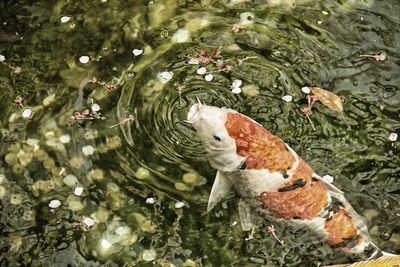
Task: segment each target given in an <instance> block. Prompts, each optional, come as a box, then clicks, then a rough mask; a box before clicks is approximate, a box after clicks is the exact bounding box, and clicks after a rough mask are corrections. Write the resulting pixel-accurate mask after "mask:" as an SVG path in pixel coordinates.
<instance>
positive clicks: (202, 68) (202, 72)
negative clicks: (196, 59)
mask: <svg viewBox="0 0 400 267" xmlns="http://www.w3.org/2000/svg"><path fill="white" fill-rule="evenodd" d="M206 72H207V69H206V68H205V67H201V68H199V69H198V70H197V71H196V73H197V74H199V75H204V74H206Z"/></svg>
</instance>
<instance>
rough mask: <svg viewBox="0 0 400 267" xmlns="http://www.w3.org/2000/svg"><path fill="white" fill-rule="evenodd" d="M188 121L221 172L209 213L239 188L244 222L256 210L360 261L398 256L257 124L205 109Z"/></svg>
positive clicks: (194, 111) (328, 185) (226, 112)
mask: <svg viewBox="0 0 400 267" xmlns="http://www.w3.org/2000/svg"><path fill="white" fill-rule="evenodd" d="M187 120H188V122H189V123H191V124H192V125H193V127H194V128H195V129H196V131H197V133H198V135H199V136H200V138H201V140H202V143H203V144H204V145H205V150H206V152H207V155H208V160H209V163H210V165H211V166H212V167H213V168H215V169H217V170H218V172H217V175H216V178H215V181H214V184H213V187H212V189H211V194H210V197H209V202H208V207H207V210H208V211H210V210H211V209H212V208H213V207H214V206H215V205H216V204H217V203H218V202H219V201H220V200H221V199H222V198H223V197H224V196H225V195H226V193H227V192H228V191H229V189H230V188H232V187H233V188H234V189H235V190H236V191H237V193H238V194H239V195H240V197H241V201H240V202H239V208H240V206H243V205H244V206H245V208H242V209H241V210H242V212H240V209H239V215H240V217H241V219H245V220H246V218H247V217H248V216H247V214H246V212H250V211H251V210H256V211H257V212H260V213H261V214H264V215H267V216H270V217H272V218H275V219H277V220H284V221H288V222H291V223H294V224H296V225H304V226H308V227H309V228H311V229H312V230H314V231H315V232H316V233H318V234H319V235H320V236H322V237H323V238H324V239H325V240H326V242H327V243H328V244H329V245H330V246H332V247H334V248H340V249H341V250H342V251H344V252H346V253H349V254H352V255H355V256H356V257H357V258H360V259H373V258H378V257H381V256H384V255H386V256H389V255H392V254H389V253H385V252H383V251H381V250H380V249H379V248H378V247H377V246H376V245H375V244H374V243H373V242H372V240H371V238H370V236H369V234H368V230H367V227H366V225H365V223H364V222H363V220H362V219H361V217H360V216H359V215H358V214H357V212H356V211H355V210H354V209H353V208H352V206H351V205H350V203H349V202H348V201H347V200H346V198H345V197H344V193H343V192H342V191H341V190H339V189H338V188H336V187H335V186H334V185H333V184H331V183H330V182H329V181H325V180H324V179H323V178H321V177H320V176H319V175H318V174H316V173H315V172H314V171H313V169H312V168H311V167H310V166H309V165H308V164H307V163H306V162H305V161H304V160H303V159H302V158H300V157H299V156H298V155H297V154H296V152H295V151H293V149H292V148H290V147H289V146H288V145H287V144H286V143H285V142H283V141H282V140H281V139H280V138H278V137H277V136H275V135H273V134H272V133H270V132H269V131H267V130H266V129H264V128H263V127H262V126H261V125H260V124H259V123H257V122H256V121H254V120H252V119H250V118H249V117H246V116H244V115H242V114H240V113H238V112H236V111H235V110H232V109H228V108H218V107H213V106H207V105H204V104H201V103H197V104H194V105H193V106H192V107H191V108H190V110H189V112H188V116H187ZM241 213H242V214H241ZM242 225H243V224H242ZM392 256H393V255H392ZM399 261H400V257H399Z"/></svg>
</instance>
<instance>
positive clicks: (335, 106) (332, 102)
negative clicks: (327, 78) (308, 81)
mask: <svg viewBox="0 0 400 267" xmlns="http://www.w3.org/2000/svg"><path fill="white" fill-rule="evenodd" d="M311 92H312V93H313V94H314V95H315V96H316V97H317V98H318V100H319V101H320V102H321V103H322V104H324V105H325V106H327V107H328V108H330V109H332V110H333V111H336V112H342V111H343V102H342V100H341V99H340V97H338V96H337V95H336V94H334V93H332V92H329V91H327V90H325V89H322V88H319V87H311Z"/></svg>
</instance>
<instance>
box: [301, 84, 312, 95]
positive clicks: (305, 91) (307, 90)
mask: <svg viewBox="0 0 400 267" xmlns="http://www.w3.org/2000/svg"><path fill="white" fill-rule="evenodd" d="M301 91H302V92H303V93H305V94H309V93H311V89H310V87H308V86H304V87H302V88H301Z"/></svg>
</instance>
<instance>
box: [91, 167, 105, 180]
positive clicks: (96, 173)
mask: <svg viewBox="0 0 400 267" xmlns="http://www.w3.org/2000/svg"><path fill="white" fill-rule="evenodd" d="M88 179H89V180H92V181H94V182H98V181H101V180H103V179H104V172H103V170H101V169H94V170H91V171H90V172H89V174H88Z"/></svg>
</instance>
